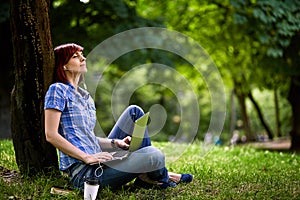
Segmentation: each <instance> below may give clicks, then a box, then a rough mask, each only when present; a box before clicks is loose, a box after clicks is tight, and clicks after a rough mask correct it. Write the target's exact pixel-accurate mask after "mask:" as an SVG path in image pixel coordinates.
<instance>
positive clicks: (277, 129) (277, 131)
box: [274, 88, 281, 137]
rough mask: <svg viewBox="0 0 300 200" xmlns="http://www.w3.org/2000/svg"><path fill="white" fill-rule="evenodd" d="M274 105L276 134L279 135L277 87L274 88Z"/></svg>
mask: <svg viewBox="0 0 300 200" xmlns="http://www.w3.org/2000/svg"><path fill="white" fill-rule="evenodd" d="M274 105H275V125H276V136H277V137H281V122H280V117H279V116H280V113H279V103H278V94H277V88H275V89H274Z"/></svg>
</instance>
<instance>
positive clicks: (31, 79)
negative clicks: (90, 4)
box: [10, 0, 58, 175]
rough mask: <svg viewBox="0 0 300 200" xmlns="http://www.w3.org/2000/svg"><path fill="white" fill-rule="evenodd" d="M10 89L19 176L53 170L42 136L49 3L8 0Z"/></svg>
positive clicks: (48, 73) (49, 54) (48, 75)
mask: <svg viewBox="0 0 300 200" xmlns="http://www.w3.org/2000/svg"><path fill="white" fill-rule="evenodd" d="M10 6H11V31H12V43H13V55H14V57H13V59H14V61H13V65H14V69H13V70H14V87H13V91H12V94H11V115H12V117H11V132H12V138H13V143H14V149H15V154H16V161H17V164H18V167H19V170H20V172H21V173H22V174H27V175H34V174H36V173H37V172H46V171H48V170H50V169H52V168H54V169H57V168H58V167H57V166H58V159H57V154H56V150H55V148H54V147H53V146H52V145H51V144H49V143H47V142H46V140H45V134H44V115H43V113H44V110H43V105H44V102H43V101H44V95H45V92H46V89H47V88H48V86H49V84H50V82H51V79H52V72H53V68H54V53H53V48H52V41H51V35H50V23H49V16H48V8H49V2H47V1H46V0H41V1H26V0H11V5H10Z"/></svg>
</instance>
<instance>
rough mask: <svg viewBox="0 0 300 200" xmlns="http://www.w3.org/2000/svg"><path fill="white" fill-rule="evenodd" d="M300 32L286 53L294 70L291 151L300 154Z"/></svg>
mask: <svg viewBox="0 0 300 200" xmlns="http://www.w3.org/2000/svg"><path fill="white" fill-rule="evenodd" d="M299 44H300V32H298V33H297V34H296V35H295V36H294V37H293V38H292V40H291V43H290V46H289V47H288V48H287V49H286V51H285V52H284V56H285V58H286V60H287V63H288V64H289V67H291V68H292V69H294V71H293V74H294V76H292V77H291V85H290V91H289V94H288V100H289V102H290V104H291V106H292V114H293V118H292V120H293V124H292V130H291V132H290V135H291V137H292V141H291V148H290V149H291V150H292V151H295V152H298V153H300V56H299V54H300V45H299Z"/></svg>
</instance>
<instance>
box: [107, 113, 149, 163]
mask: <svg viewBox="0 0 300 200" xmlns="http://www.w3.org/2000/svg"><path fill="white" fill-rule="evenodd" d="M148 119H149V112H147V113H146V114H144V115H143V116H142V117H140V118H139V119H137V120H136V121H135V123H134V128H133V132H132V136H131V141H130V145H129V148H128V150H123V149H119V150H117V151H113V152H110V154H111V155H112V156H113V159H112V160H108V161H105V162H103V163H104V164H105V163H108V162H111V161H115V160H123V159H126V158H127V157H128V156H129V155H130V153H131V152H134V151H136V150H138V149H139V148H140V147H141V144H142V141H143V139H144V134H145V130H146V127H147V122H148Z"/></svg>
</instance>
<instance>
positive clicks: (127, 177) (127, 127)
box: [69, 105, 169, 189]
mask: <svg viewBox="0 0 300 200" xmlns="http://www.w3.org/2000/svg"><path fill="white" fill-rule="evenodd" d="M143 115H144V112H143V110H142V109H141V108H140V107H138V106H135V105H132V106H129V107H128V108H127V109H126V110H125V111H124V112H123V113H122V115H121V116H120V118H119V119H118V121H117V122H116V124H115V126H114V127H113V129H112V131H111V132H110V134H109V135H108V138H109V139H123V138H125V137H126V136H130V135H131V134H132V132H133V127H134V122H135V121H136V120H137V119H138V118H140V117H141V116H143ZM98 167H99V165H86V164H84V163H76V164H74V166H73V165H72V166H71V167H70V169H69V174H70V177H71V182H72V183H73V185H74V186H75V187H77V188H79V189H83V185H84V180H85V178H87V177H94V176H96V174H99V173H100V172H101V169H100V170H99V169H97V168H98ZM102 169H103V173H102V175H101V176H100V177H98V179H99V182H100V187H106V186H110V187H112V188H116V187H120V186H122V185H124V184H126V183H128V182H130V181H132V180H133V179H135V178H136V177H138V176H139V175H140V174H141V173H147V175H148V177H149V178H151V179H152V180H155V181H159V182H162V183H167V182H168V180H169V176H168V170H167V169H166V168H165V157H164V155H163V153H162V152H161V151H159V150H158V149H156V148H155V147H153V146H151V141H150V137H149V134H148V130H147V129H146V131H145V135H144V139H143V142H142V145H141V148H140V149H138V150H137V151H135V152H133V153H131V154H130V156H129V157H128V158H127V159H125V160H122V161H118V162H114V163H113V164H110V165H109V166H103V167H102ZM95 172H96V174H95Z"/></svg>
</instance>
